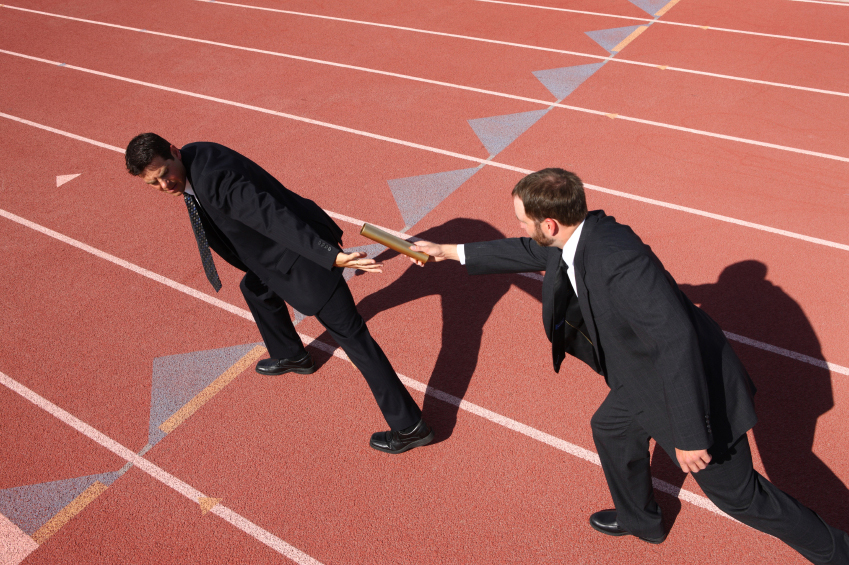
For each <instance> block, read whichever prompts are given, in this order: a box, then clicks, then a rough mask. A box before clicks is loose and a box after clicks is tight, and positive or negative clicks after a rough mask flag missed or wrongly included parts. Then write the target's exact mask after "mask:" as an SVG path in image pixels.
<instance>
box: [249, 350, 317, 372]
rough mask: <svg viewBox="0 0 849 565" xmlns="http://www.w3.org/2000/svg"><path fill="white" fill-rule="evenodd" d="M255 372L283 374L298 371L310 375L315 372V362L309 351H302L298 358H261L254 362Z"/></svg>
mask: <svg viewBox="0 0 849 565" xmlns="http://www.w3.org/2000/svg"><path fill="white" fill-rule="evenodd" d="M256 372H257V373H259V374H260V375H283V374H285V373H299V374H301V375H310V374H312V373H315V363H313V362H312V357H310V354H309V353H304V356H303V357H301V358H300V359H295V360H292V359H263V360H262V361H260V362H259V363H257V364H256Z"/></svg>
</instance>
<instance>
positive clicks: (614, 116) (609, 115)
mask: <svg viewBox="0 0 849 565" xmlns="http://www.w3.org/2000/svg"><path fill="white" fill-rule="evenodd" d="M618 115H619V114H605V116H607V117H608V118H610V119H611V120H613V119H616V117H617V116H618Z"/></svg>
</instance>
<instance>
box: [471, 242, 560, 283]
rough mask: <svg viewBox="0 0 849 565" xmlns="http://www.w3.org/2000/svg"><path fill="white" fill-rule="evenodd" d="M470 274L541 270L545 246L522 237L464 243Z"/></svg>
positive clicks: (546, 251) (544, 258)
mask: <svg viewBox="0 0 849 565" xmlns="http://www.w3.org/2000/svg"><path fill="white" fill-rule="evenodd" d="M465 251H466V270H467V271H468V273H469V274H470V275H493V274H498V273H526V272H532V271H544V270H545V268H546V259H547V258H548V249H547V248H544V247H540V246H539V245H538V244H537V243H536V242H535V241H534V240H532V239H530V238H527V237H522V238H512V239H499V240H496V241H482V242H478V243H467V244H465Z"/></svg>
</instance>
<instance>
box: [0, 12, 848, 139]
mask: <svg viewBox="0 0 849 565" xmlns="http://www.w3.org/2000/svg"><path fill="white" fill-rule="evenodd" d="M0 7H3V8H10V9H12V10H18V11H21V12H28V13H33V14H38V15H43V16H48V17H53V18H60V19H64V20H72V21H76V22H81V23H87V24H92V25H99V26H104V27H111V28H116V29H121V30H125V31H132V32H137V33H146V34H149V35H157V36H161V37H167V38H169V39H178V40H181V41H191V42H193V43H201V44H205V45H213V46H216V47H224V48H227V49H238V50H240V51H248V52H251V53H259V54H263V55H270V56H273V57H281V58H285V59H292V60H295V61H304V62H306V63H315V64H318V65H328V66H331V67H337V68H341V69H350V70H354V71H359V72H365V73H371V74H377V75H383V76H389V77H394V78H400V79H403V80H412V81H416V82H422V83H426V84H434V85H437V86H444V87H446V88H455V89H459V90H466V91H469V92H477V93H480V94H487V95H490V96H498V97H501V98H509V99H512V100H521V101H524V102H532V103H535V104H542V105H544V106H547V107H557V108H565V109H568V110H574V111H577V112H585V113H590V114H595V115H602V114H604V115H606V114H607V113H608V112H603V111H600V110H591V109H589V108H582V107H579V106H569V105H567V104H562V103H558V102H551V101H546V100H539V99H537V98H529V97H527V96H519V95H517V94H508V93H505V92H498V91H495V90H487V89H484V88H476V87H473V86H466V85H462V84H455V83H451V82H445V81H440V80H433V79H428V78H423V77H417V76H413V75H405V74H401V73H393V72H389V71H381V70H379V69H372V68H369V67H360V66H356V65H348V64H345V63H336V62H334V61H327V60H324V59H315V58H311V57H302V56H300V55H291V54H289V53H282V52H280V51H270V50H267V49H258V48H254V47H244V46H242V45H235V44H232V43H222V42H220V41H211V40H207V39H198V38H195V37H188V36H184V35H175V34H171V33H164V32H159V31H151V30H149V29H141V28H134V27H129V26H123V25H118V24H111V23H108V22H101V21H97V20H87V19H83V18H75V17H71V16H65V15H62V14H54V13H50V12H42V11H39V10H31V9H29V8H20V7H17V6H10V5H8V4H5V5H3V4H0ZM586 56H587V57H593V58H598V59H603V60H605V61H618V62H625V63H632V64H635V65H638V66H644V67H652V68H660V67H661V66H662V67H663V70H666V71H677V72H682V73H687V74H695V75H700V76H708V77H711V78H720V79H728V80H734V81H738V82H745V83H751V84H762V85H766V86H775V87H778V88H789V89H791V90H802V91H805V92H814V93H817V94H828V95H832V96H843V97H845V98H849V92H840V91H837V90H825V89H822V88H813V87H809V86H797V85H794V84H785V83H781V82H772V81H768V80H758V79H749V78H743V77H736V76H732V75H723V74H719V73H709V72H705V71H696V70H692V69H685V68H680V67H671V66H669V65H655V64H653V63H642V62H636V61H630V60H627V59H615V58H613V57H612V56H608V57H598V56H595V55H586ZM620 118H622V119H628V118H627V117H626V116H620ZM650 123H651V124H652V125H656V124H662V123H663V122H650ZM667 125H668V124H667ZM698 131H700V130H698Z"/></svg>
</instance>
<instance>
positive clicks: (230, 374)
mask: <svg viewBox="0 0 849 565" xmlns="http://www.w3.org/2000/svg"><path fill="white" fill-rule="evenodd" d="M266 351H267V350H266V349H265V347H263V346H262V345H257V346H256V347H254V348H253V349H251V350H250V351H248V353H247V354H246V355H245V356H244V357H242V358H241V359H239V360H238V361H236V363H235V364H234V365H233V366H232V367H230V368H229V369H227V370H226V371H224V372H223V373H222V374H221V376H220V377H218V378H217V379H215V380H214V381H212V382H211V383H210V384H209V386H208V387H206V388H205V389H203V390H202V391H200V392H199V393H198V394H197V396H195V397H194V398H192V399H191V400H189V401H188V402H187V403H186V404H185V406H183V407H182V408H180V409H179V410H177V412H176V413H175V414H174V415H173V416H171V417H170V418H168V419H167V420H165V421H164V422H163V423H162V425H161V426H159V429H160V430H162V431H163V432H165V433H166V434H170V433H171V432H172V431H174V429H175V428H176V427H177V426H179V425H180V424H182V423H183V422H185V421H186V419H187V418H189V417H190V416H191V415H192V414H194V413H195V412H197V411H198V409H199V408H200V407H201V406H203V405H204V404H206V403H207V402H208V401H209V400H210V399H211V398H212V397H213V396H215V395H216V394H218V393H219V392H221V390H222V389H223V388H224V387H225V386H227V385H228V384H230V382H231V381H232V380H233V379H235V378H236V377H238V376H239V375H240V374H241V373H242V371H244V370H245V369H247V368H248V367H250V366H251V365H252V364H253V363H254V362H255V361H256V360H257V359H259V358H260V357H262V356H263V355H265V352H266Z"/></svg>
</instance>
